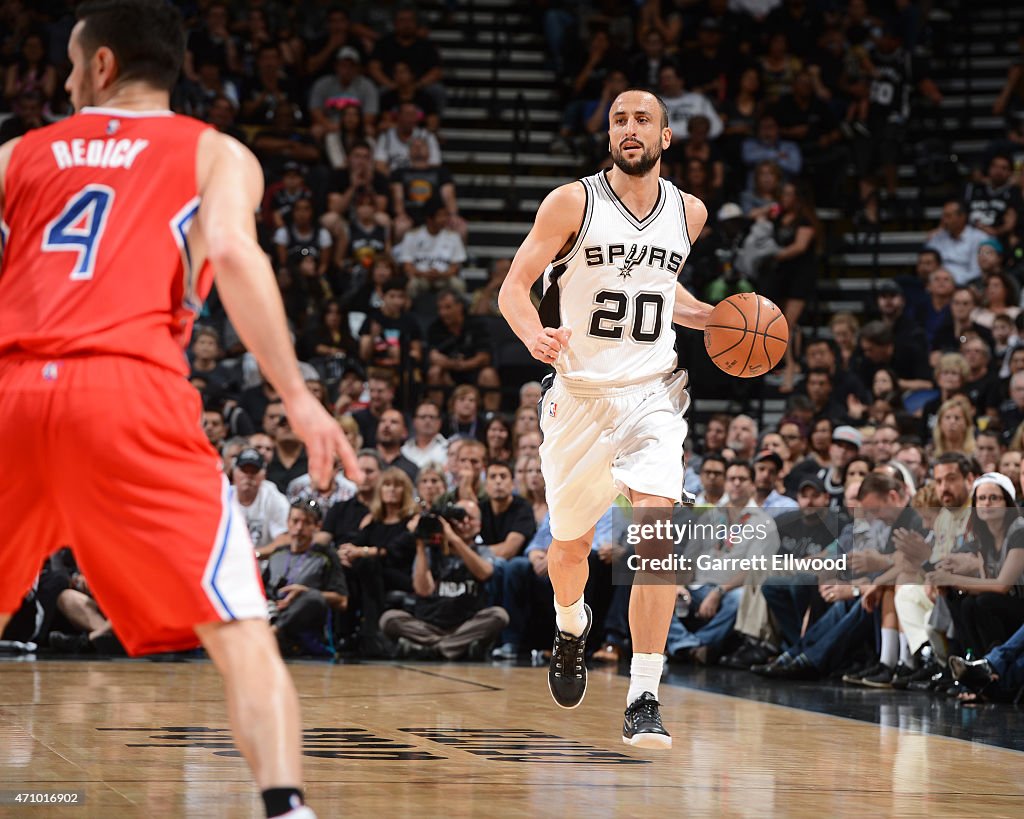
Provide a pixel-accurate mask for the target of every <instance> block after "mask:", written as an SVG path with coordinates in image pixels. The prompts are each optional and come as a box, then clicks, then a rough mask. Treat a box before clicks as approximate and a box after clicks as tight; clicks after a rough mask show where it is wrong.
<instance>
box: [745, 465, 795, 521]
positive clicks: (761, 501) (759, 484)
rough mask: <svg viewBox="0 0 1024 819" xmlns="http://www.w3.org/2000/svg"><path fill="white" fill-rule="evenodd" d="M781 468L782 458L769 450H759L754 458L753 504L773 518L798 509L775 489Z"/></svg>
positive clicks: (790, 500)
mask: <svg viewBox="0 0 1024 819" xmlns="http://www.w3.org/2000/svg"><path fill="white" fill-rule="evenodd" d="M782 467H783V462H782V458H781V457H780V456H779V455H778V454H777V453H775V452H772V451H771V450H770V449H763V450H761V451H760V452H758V453H757V455H756V456H755V458H754V502H755V503H756V504H757V505H758V506H760V507H761V508H762V509H764V510H765V511H767V512H770V513H771V515H772V517H774V518H777V517H778V516H779V515H781V514H783V513H784V512H788V511H791V510H793V509H797V508H799V505H798V504H797V502H796V501H795V500H793V499H792V498H789V497H786V496H785V495H783V494H781V493H780V492H779V491H778V490H777V489H776V488H775V484H776V482H777V481H778V480H779V473H780V472H782Z"/></svg>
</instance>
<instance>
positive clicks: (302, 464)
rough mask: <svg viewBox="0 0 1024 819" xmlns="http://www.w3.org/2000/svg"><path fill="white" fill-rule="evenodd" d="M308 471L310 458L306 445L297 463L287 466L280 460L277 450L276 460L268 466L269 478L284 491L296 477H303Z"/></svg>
mask: <svg viewBox="0 0 1024 819" xmlns="http://www.w3.org/2000/svg"><path fill="white" fill-rule="evenodd" d="M307 472H309V460H308V459H307V457H306V449H305V447H303V449H302V454H301V455H299V457H298V458H297V459H296V461H295V463H293V464H292V465H291V466H287V467H286V466H285V465H284V464H283V463H281V461H279V460H278V458H277V453H276V452H275V453H274V460H272V461H271V462H270V466H268V467H267V480H268V481H270V482H271V483H273V484H274V485H275V486H277V488H278V489H280V490H281V491H282V492H287V491H288V484H290V483H291V482H292V481H294V480H295V479H296V478H301V477H302V476H303V475H305V474H306V473H307Z"/></svg>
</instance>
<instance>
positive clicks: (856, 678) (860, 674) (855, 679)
mask: <svg viewBox="0 0 1024 819" xmlns="http://www.w3.org/2000/svg"><path fill="white" fill-rule="evenodd" d="M883 668H886V666H885V665H884V664H883V663H881V662H879V661H877V660H876V661H875V662H874V663H872V664H871V665H870V666H868V667H867V668H862V669H860V670H859V671H851V672H850V673H849V674H843V682H844V683H849V684H850V685H863V683H862V682H861V680H863V679H864V678H865V677H873V676H875V675H876V674H878V673H879V672H880V671H881V670H882V669H883ZM889 677H890V678H891V677H892V669H891V668H890V669H889Z"/></svg>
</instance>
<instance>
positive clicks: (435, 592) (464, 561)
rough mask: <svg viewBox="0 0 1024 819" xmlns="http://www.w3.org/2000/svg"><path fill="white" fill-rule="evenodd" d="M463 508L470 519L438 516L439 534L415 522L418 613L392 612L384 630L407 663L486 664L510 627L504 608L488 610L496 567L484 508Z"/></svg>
mask: <svg viewBox="0 0 1024 819" xmlns="http://www.w3.org/2000/svg"><path fill="white" fill-rule="evenodd" d="M457 506H458V508H460V509H462V510H463V511H464V512H465V517H464V518H463V519H462V520H456V521H454V523H449V522H448V520H447V519H445V518H444V517H437V518H436V519H435V520H436V525H438V526H439V527H440V529H441V532H440V533H439V534H433V533H432V532H431V533H430V534H428V533H427V531H425V530H424V529H423V527H422V526H421V525H420V523H421V521H423V520H424V519H423V517H422V516H421V515H418V516H417V517H416V518H414V521H415V522H416V524H417V525H416V526H415V527H414V530H413V531H414V533H415V537H416V557H415V560H414V562H413V569H412V584H413V589H414V591H415V593H416V604H415V608H414V613H413V614H410V613H409V612H407V611H405V610H404V609H390V610H388V611H386V612H384V614H383V615H381V618H380V630H381V631H382V632H383V633H384V634H385V635H387V636H388V637H390V638H392V639H394V640H397V642H398V656H399V657H400V658H402V659H417V660H429V659H445V660H458V659H463V658H465V659H468V660H483V659H486V658H487V657H488V656H489V655H490V651H491V647H492V646H493V645H494V642H495V640H496V639H497V637H498V635H499V634H500V632H501V630H502V629H503V628H505V626H507V625H508V621H509V618H508V614H507V612H506V611H505V610H504V609H503V608H501V607H500V606H489V607H488V606H487V594H486V588H485V584H486V583H487V581H488V580H490V578H491V576H492V575H493V574H494V564H493V557H492V556H491V554H490V550H489V549H487V547H486V546H485V545H484V544H483V541H482V540H481V538H480V535H479V531H480V510H479V508H478V507H477V506H476V504H475V503H473V502H472V501H459V503H458V504H457Z"/></svg>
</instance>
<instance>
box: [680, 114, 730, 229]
mask: <svg viewBox="0 0 1024 819" xmlns="http://www.w3.org/2000/svg"><path fill="white" fill-rule="evenodd" d="M689 131H690V137H689V139H687V140H686V142H685V143H684V144H683V152H682V158H683V161H684V162H686V163H687V165H689V162H690V160H694V159H696V160H699V161H700V162H701V163H702V164H703V166H704V168H705V169H706V170H707V173H708V177H709V179H708V184H709V189H710V190H713V191H715V196H714V198H713V199H712V200H711V201H712V202H715V201H716V200H717V201H720V200H721V195H722V187H723V186H724V185H725V162H724V161H723V154H722V151H721V150H720V149H719V148H718V146H717V145H716V144H715V143H713V142H710V141H709V139H708V134H709V133H710V132H711V123H710V122H709V121H708V118H707V117H705V116H704V115H703V114H697V115H696V116H694V117H690V122H689ZM687 190H689V189H687ZM702 201H703V200H702ZM711 207H712V206H709V207H708V212H709V213H710V212H711ZM715 209H716V210H717V208H715Z"/></svg>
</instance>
